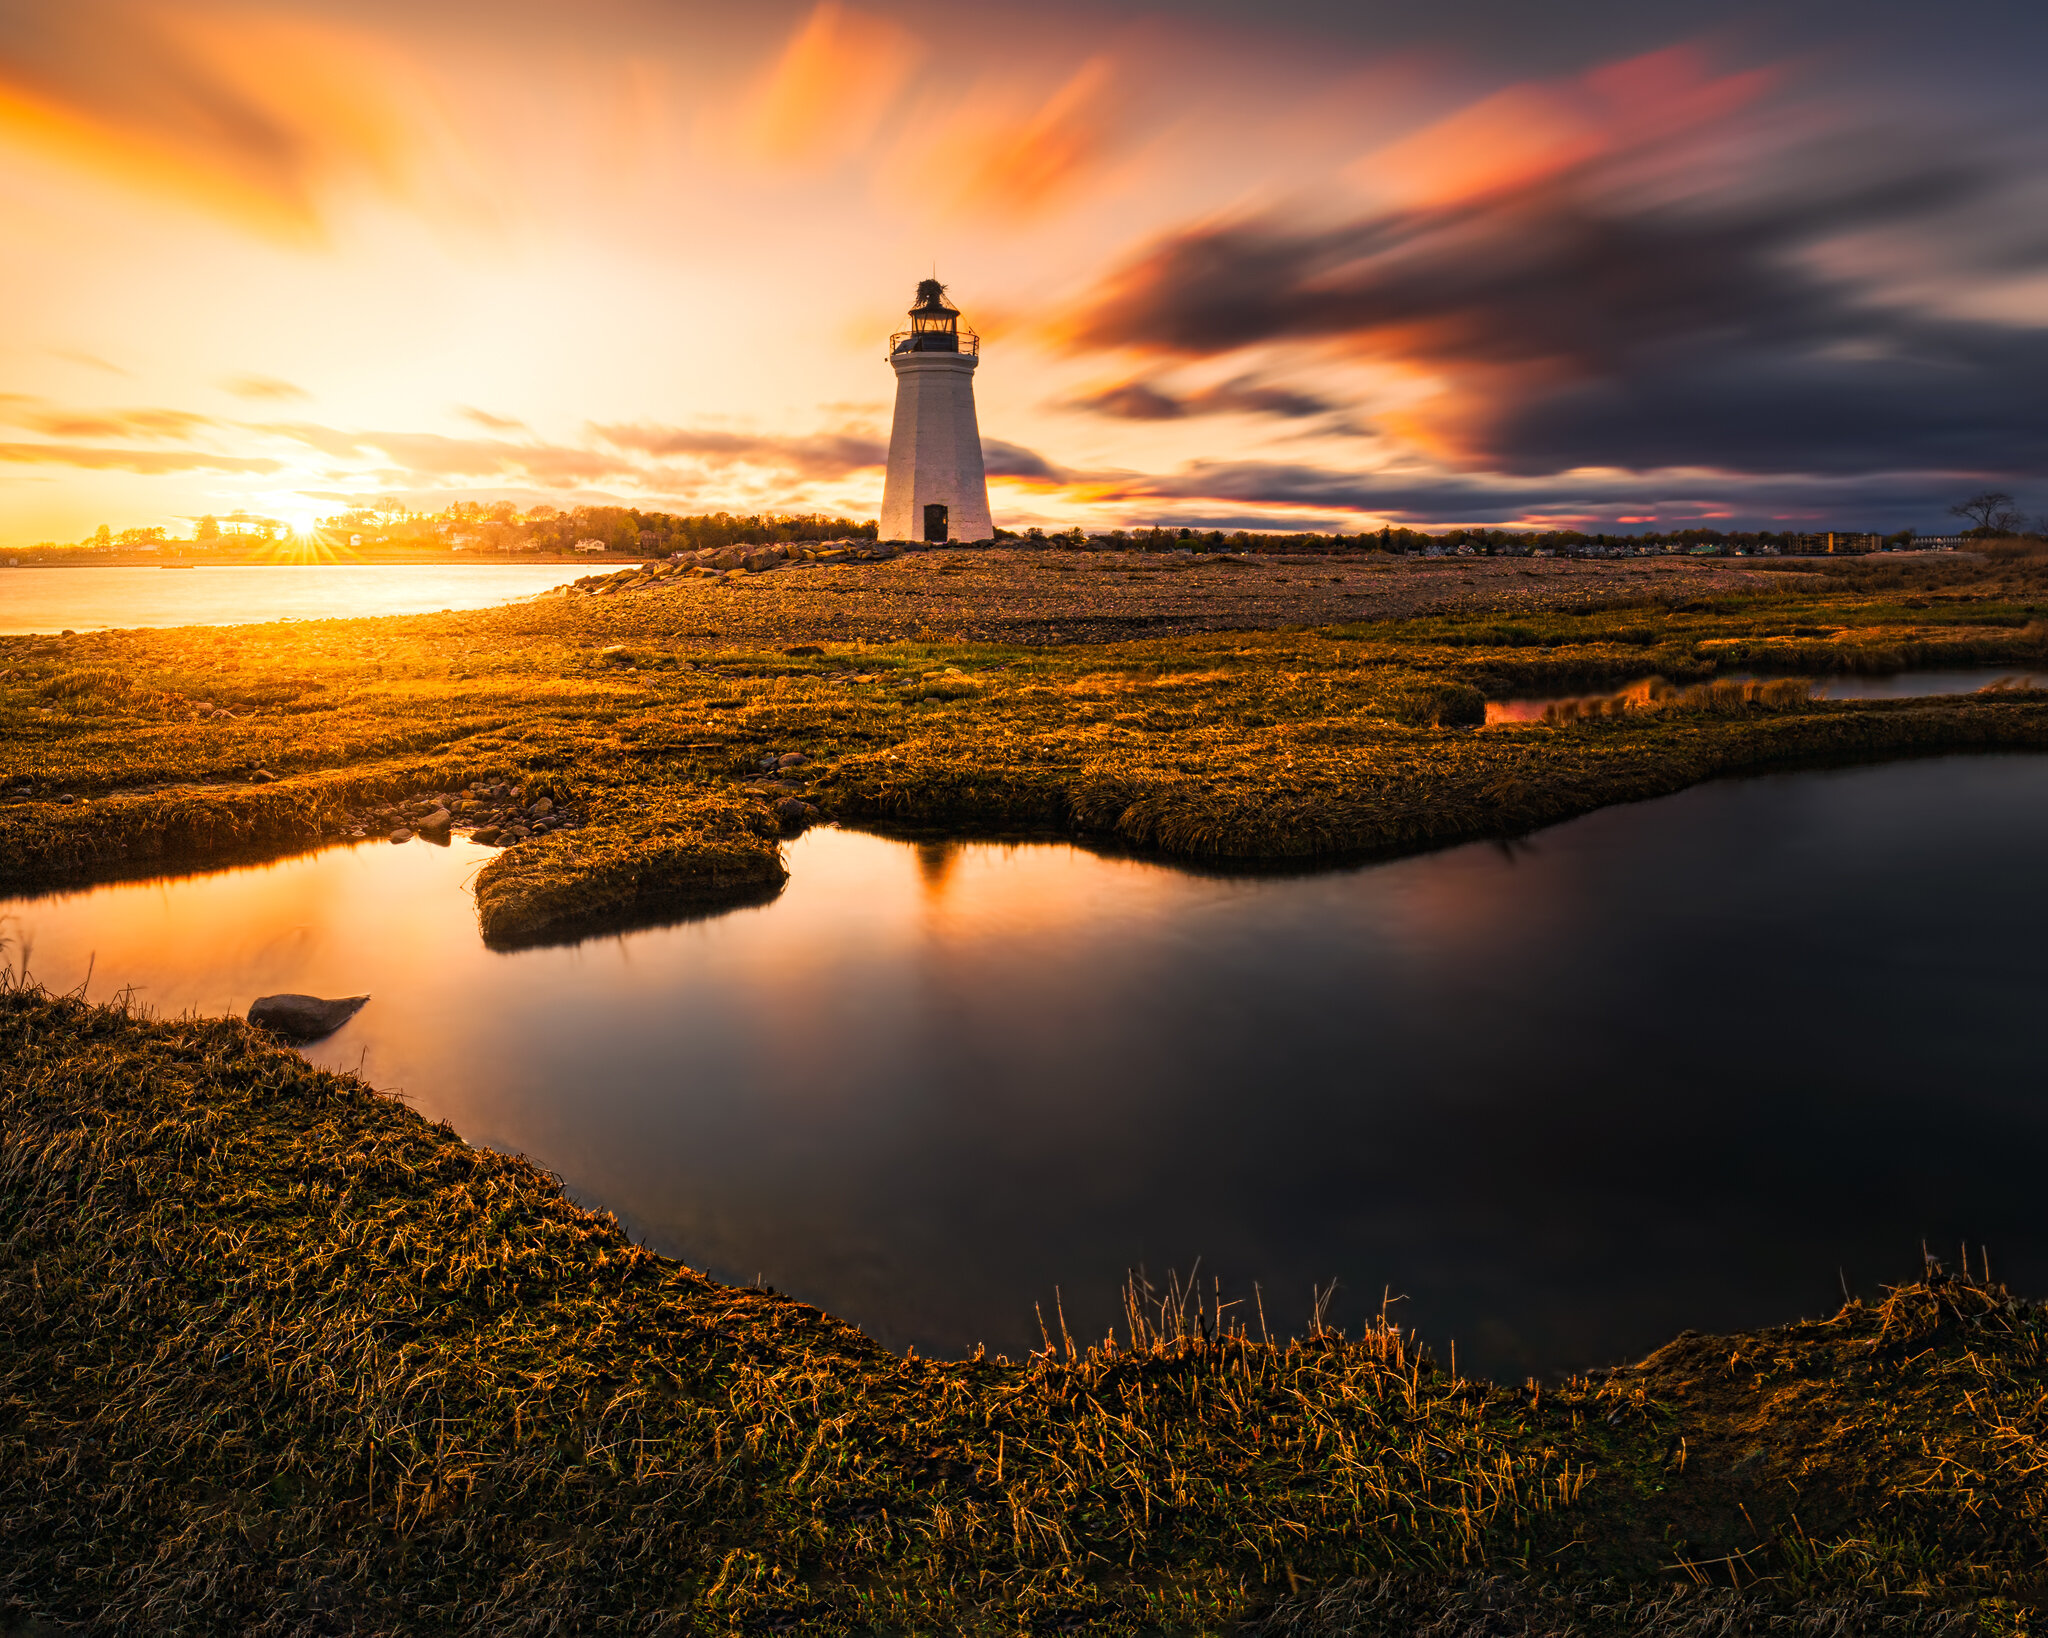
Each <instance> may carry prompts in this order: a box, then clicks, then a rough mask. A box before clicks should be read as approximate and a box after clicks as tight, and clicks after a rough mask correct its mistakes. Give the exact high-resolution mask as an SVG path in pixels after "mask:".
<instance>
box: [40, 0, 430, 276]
mask: <svg viewBox="0 0 2048 1638" xmlns="http://www.w3.org/2000/svg"><path fill="white" fill-rule="evenodd" d="M23 16H24V18H25V19H27V21H26V23H25V25H24V26H23V27H22V28H21V29H20V30H19V31H18V32H17V33H16V34H15V36H14V37H13V38H12V39H11V40H10V42H9V43H10V46H11V47H12V49H11V50H10V51H9V52H7V53H6V54H4V55H0V144H5V145H10V146H13V147H15V148H17V149H20V150H24V151H27V152H29V153H33V154H36V155H38V156H41V157H43V158H45V159H49V160H54V161H57V162H59V163H61V164H65V165H68V166H71V167H75V168H77V169H81V170H85V171H88V172H90V173H92V174H94V175H98V176H102V177H105V178H107V179H108V180H111V181H114V182H116V183H118V184H121V185H123V186H125V187H129V188H132V189H135V190H137V191H141V192H146V193H150V194H155V195H162V196H168V197H172V198H177V199H182V200H184V201H185V202H186V203H188V204H193V205H197V206H198V207H200V208H201V209H204V210H206V211H208V212H209V213H211V214H216V215H221V216H225V217H228V218H230V219H232V220H234V221H237V222H239V223H240V224H242V225H243V226H245V227H249V228H252V229H254V230H256V231H258V232H261V233H263V234H266V235H268V236H271V237H276V238H281V239H285V240H289V241H309V240H316V239H318V238H319V237H320V236H321V223H320V195H321V193H322V190H323V188H324V187H325V186H326V185H327V184H328V183H329V182H330V181H332V180H333V179H334V178H335V177H337V176H339V175H344V174H353V175H358V176H363V177H367V178H368V179H370V180H371V181H373V182H375V183H377V184H379V185H382V186H387V187H388V186H393V185H395V184H396V183H397V182H398V180H399V179H400V175H401V171H402V159H403V155H404V154H405V152H406V150H407V148H408V146H409V143H410V137H409V135H408V133H407V131H406V130H405V128H404V126H405V122H404V121H403V120H401V118H400V117H399V114H398V112H397V109H396V108H395V106H394V103H393V100H392V95H391V92H390V90H389V88H390V87H392V86H393V85H395V84H398V83H400V82H401V81H402V80H403V78H404V75H403V72H402V65H401V64H400V63H399V62H398V61H396V60H395V59H394V57H393V56H392V54H391V53H389V52H388V51H387V50H385V49H384V48H382V47H379V46H376V45H373V44H372V42H371V41H370V39H369V38H368V37H367V36H365V35H361V34H357V33H353V32H350V31H347V30H344V29H341V28H339V27H336V26H334V25H332V24H328V23H324V22H316V21H313V20H309V19H289V18H282V17H279V18H263V17H260V16H252V15H250V14H248V13H246V12H241V11H237V12H234V13H232V14H230V13H228V12H225V11H222V10H218V9H214V10H208V9H204V8H199V7H190V8H171V7H165V6H161V5H150V4H146V3H143V0H67V3H66V4H65V5H63V6H52V7H37V8H32V9H31V10H30V11H28V12H25V13H23Z"/></svg>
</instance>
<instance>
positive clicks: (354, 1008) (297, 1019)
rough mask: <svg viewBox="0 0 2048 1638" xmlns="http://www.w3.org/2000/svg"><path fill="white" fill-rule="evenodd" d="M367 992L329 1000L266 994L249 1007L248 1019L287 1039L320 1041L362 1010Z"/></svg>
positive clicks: (366, 998)
mask: <svg viewBox="0 0 2048 1638" xmlns="http://www.w3.org/2000/svg"><path fill="white" fill-rule="evenodd" d="M369 999H370V998H369V997H368V996H367V995H345V996H342V997H341V998H340V999H339V1000H335V1001H327V1000H323V999H322V998H321V997H319V996H317V995H263V996H258V997H257V998H256V1000H255V1002H254V1003H253V1004H252V1005H251V1006H250V1008H249V1022H250V1023H252V1024H255V1025H257V1026H258V1027H260V1028H262V1029H268V1030H275V1031H276V1032H277V1033H278V1034H279V1035H282V1036H283V1037H284V1038H285V1039H286V1040H288V1041H317V1040H319V1039H320V1037H321V1036H323V1035H332V1034H333V1033H334V1032H335V1031H336V1030H338V1029H340V1028H341V1026H342V1025H343V1024H345V1023H347V1022H348V1021H349V1020H350V1019H351V1018H353V1017H355V1015H356V1014H357V1013H358V1012H360V1011H361V1010H362V1007H363V1003H364V1002H365V1001H367V1000H369Z"/></svg>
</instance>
